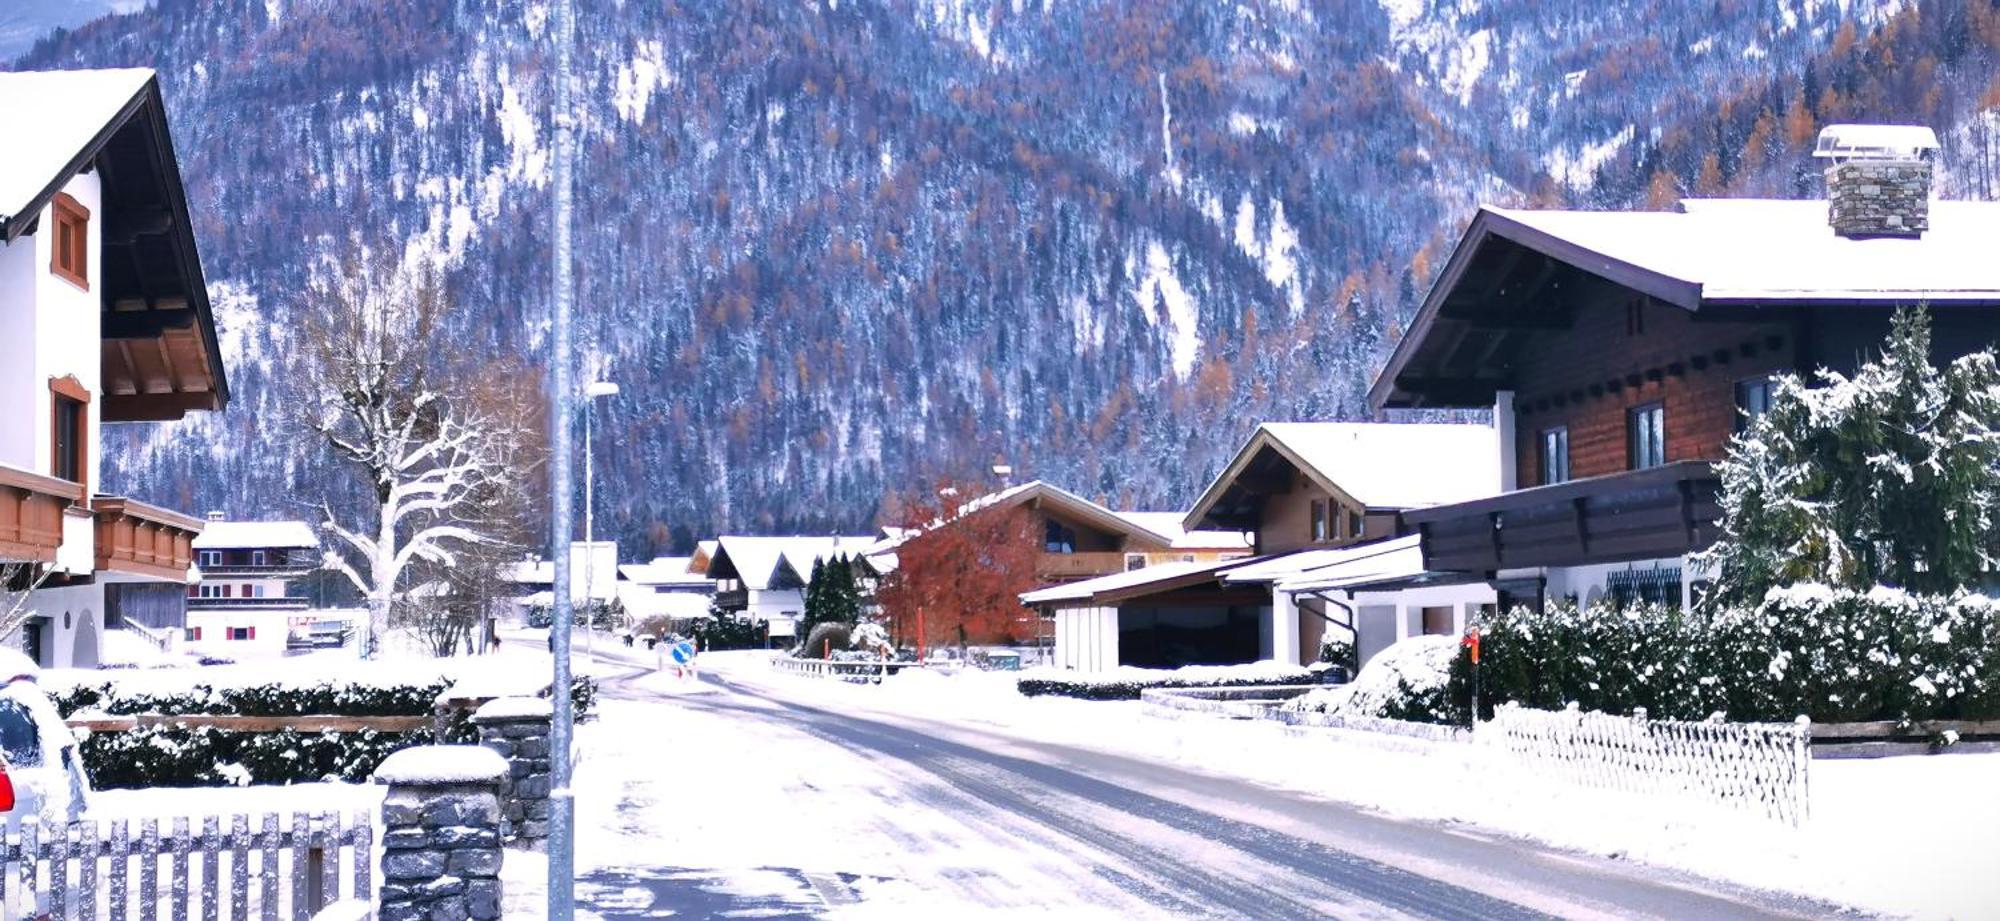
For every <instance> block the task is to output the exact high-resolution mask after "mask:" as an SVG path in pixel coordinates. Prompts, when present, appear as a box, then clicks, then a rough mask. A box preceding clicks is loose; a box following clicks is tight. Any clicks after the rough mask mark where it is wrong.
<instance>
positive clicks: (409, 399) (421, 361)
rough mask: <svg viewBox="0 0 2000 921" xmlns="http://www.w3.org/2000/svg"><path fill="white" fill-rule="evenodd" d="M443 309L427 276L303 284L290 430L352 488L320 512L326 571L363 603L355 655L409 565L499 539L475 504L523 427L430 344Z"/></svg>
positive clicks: (524, 435)
mask: <svg viewBox="0 0 2000 921" xmlns="http://www.w3.org/2000/svg"><path fill="white" fill-rule="evenodd" d="M447 309H448V307H447V304H446V301H445V298H444V294H443V291H442V288H441V285H440V282H439V279H438V276H437V273H436V271H435V268H434V267H432V266H429V265H422V264H419V265H415V266H411V265H407V264H398V263H393V262H384V261H370V260H367V259H365V258H364V259H358V260H351V261H350V262H349V263H348V264H347V265H346V266H345V267H344V268H343V270H342V271H339V272H337V273H330V274H329V275H328V276H327V277H325V278H323V279H322V280H320V281H319V282H316V283H315V284H313V285H311V286H310V289H309V291H308V300H307V302H306V307H305V311H304V312H305V318H304V321H303V322H302V323H301V324H300V346H301V358H302V359H303V360H304V366H305V369H306V373H308V374H311V375H312V376H313V378H314V379H315V381H316V388H315V389H313V390H312V391H311V392H310V393H309V395H308V397H307V399H306V401H305V404H304V405H302V406H300V407H299V408H298V409H299V412H298V415H299V420H300V422H301V423H302V424H303V425H304V426H305V428H306V429H308V430H309V431H310V432H311V433H313V434H314V435H315V436H317V437H318V438H319V439H320V440H321V441H322V442H323V443H324V444H325V445H326V447H327V448H328V449H329V450H330V451H331V452H332V454H333V456H334V457H335V458H336V459H337V460H339V461H340V462H341V463H342V464H343V465H345V466H346V467H347V468H348V469H350V470H352V471H353V472H354V473H355V474H356V475H357V476H358V477H359V479H360V480H361V483H362V485H363V487H364V493H365V501H364V502H363V503H362V504H361V507H359V508H356V509H354V510H353V513H352V517H351V518H347V520H349V521H352V522H354V523H353V524H352V525H349V524H344V523H343V518H344V517H346V515H344V514H343V513H345V512H347V509H344V508H341V507H340V506H341V505H342V504H344V503H338V502H337V501H336V500H334V499H327V500H325V501H323V502H322V510H323V512H324V515H325V521H324V527H325V529H326V530H327V531H328V532H329V533H331V534H332V535H333V537H334V538H335V539H336V549H334V550H331V551H329V552H328V554H327V565H328V567H329V568H331V569H333V570H335V571H337V572H339V573H341V574H342V575H344V576H345V577H346V578H347V579H348V581H350V582H352V583H353V584H354V586H355V588H356V589H358V590H359V591H360V592H361V594H362V595H363V597H364V598H366V600H367V603H368V615H369V624H368V630H367V633H366V636H365V637H364V639H363V644H364V645H363V655H364V656H366V657H371V658H372V657H373V656H375V655H376V653H377V652H378V649H379V646H380V643H381V639H382V636H383V635H384V632H385V630H386V629H387V627H388V625H389V622H390V613H391V611H392V610H394V609H395V608H396V606H397V603H398V601H399V599H402V598H403V596H404V595H405V593H407V592H408V590H409V588H410V587H411V585H413V584H414V581H413V580H412V579H411V578H410V577H411V576H412V575H413V574H414V571H415V570H414V568H413V567H414V564H416V563H418V562H419V561H421V562H423V563H425V564H428V565H431V566H437V567H442V568H443V569H446V570H449V569H451V568H454V567H455V566H456V565H457V563H458V559H459V556H460V555H461V554H463V553H466V552H467V551H468V550H470V549H471V548H476V547H479V546H481V545H486V544H493V543H499V542H503V541H505V540H506V538H505V537H504V535H503V533H502V529H501V528H500V527H498V526H496V524H495V522H494V521H493V520H492V517H491V515H490V512H491V509H490V508H489V507H488V505H489V504H490V499H491V497H492V496H493V495H495V494H498V493H505V494H515V493H517V491H518V490H517V487H515V486H513V485H510V481H512V480H514V479H516V478H517V477H521V476H523V472H522V471H521V470H519V469H518V468H517V467H516V465H517V464H518V463H519V462H520V461H521V459H522V457H521V450H522V449H521V445H522V444H524V443H527V442H530V441H532V437H533V436H532V431H531V424H530V423H531V418H525V417H523V416H521V415H518V414H514V413H512V412H511V411H510V409H509V407H508V406H507V404H506V403H496V402H494V401H491V400H485V399H480V398H478V397H477V396H476V393H477V391H476V389H474V386H473V385H476V384H478V383H480V380H479V378H478V376H476V375H470V374H464V373H461V369H459V368H455V367H454V366H453V362H452V357H453V354H452V350H451V349H450V348H449V346H448V344H447V343H445V342H443V341H442V340H441V339H440V331H441V327H442V320H443V317H444V314H445V312H446V310H447Z"/></svg>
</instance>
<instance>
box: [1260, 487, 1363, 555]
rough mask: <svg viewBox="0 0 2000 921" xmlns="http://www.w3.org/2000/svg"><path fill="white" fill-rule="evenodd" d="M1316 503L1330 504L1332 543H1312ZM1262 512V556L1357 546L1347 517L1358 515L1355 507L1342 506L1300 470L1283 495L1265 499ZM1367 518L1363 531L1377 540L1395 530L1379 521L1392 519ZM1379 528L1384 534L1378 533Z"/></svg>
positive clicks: (1270, 496) (1329, 541)
mask: <svg viewBox="0 0 2000 921" xmlns="http://www.w3.org/2000/svg"><path fill="white" fill-rule="evenodd" d="M1315 500H1325V501H1327V502H1328V503H1330V504H1329V506H1328V508H1329V509H1330V511H1329V514H1330V515H1331V516H1332V520H1331V522H1330V527H1331V532H1330V533H1332V534H1333V535H1334V537H1333V539H1331V540H1325V541H1318V542H1315V541H1314V540H1313V539H1312V504H1313V502H1314V501H1315ZM1263 503H1264V504H1263V508H1262V510H1261V511H1259V512H1258V515H1257V550H1258V552H1260V553H1284V552H1287V551H1291V550H1297V549H1299V548H1301V547H1313V546H1317V547H1338V546H1341V545H1343V544H1351V543H1354V542H1355V535H1353V534H1350V533H1349V528H1348V524H1347V516H1348V514H1349V513H1351V512H1359V511H1361V510H1360V509H1357V508H1355V507H1353V506H1348V505H1341V504H1340V503H1339V500H1337V499H1335V498H1334V497H1333V495H1332V494H1330V493H1328V492H1327V491H1326V490H1324V489H1321V488H1319V487H1318V486H1317V485H1315V484H1314V483H1313V482H1312V481H1311V480H1310V479H1307V478H1306V476H1305V474H1303V473H1300V472H1299V471H1297V470H1293V471H1291V473H1290V481H1289V483H1288V485H1287V486H1286V488H1285V491H1284V492H1281V493H1273V494H1271V495H1269V496H1265V497H1264V500H1263ZM1363 517H1364V518H1366V519H1367V520H1366V523H1365V524H1364V526H1363V527H1364V530H1365V531H1366V533H1368V534H1370V535H1375V536H1382V535H1386V534H1388V533H1389V531H1390V530H1393V525H1391V524H1388V523H1387V522H1386V521H1382V520H1378V519H1383V518H1385V517H1386V519H1387V521H1393V516H1366V515H1364V516H1363ZM1378 528H1380V529H1382V530H1379V531H1378V530H1377V529H1378Z"/></svg>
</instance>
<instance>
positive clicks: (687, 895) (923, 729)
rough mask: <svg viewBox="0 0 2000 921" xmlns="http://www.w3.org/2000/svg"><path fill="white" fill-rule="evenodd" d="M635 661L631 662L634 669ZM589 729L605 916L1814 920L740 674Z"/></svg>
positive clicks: (643, 692) (660, 696)
mask: <svg viewBox="0 0 2000 921" xmlns="http://www.w3.org/2000/svg"><path fill="white" fill-rule="evenodd" d="M634 658H636V657H634ZM606 692H607V693H606V697H607V698H608V699H607V700H606V701H605V702H604V704H603V715H602V718H601V719H599V720H598V721H596V722H595V723H592V724H589V725H586V726H584V727H583V728H582V730H581V731H580V733H579V738H578V741H579V746H580V748H581V750H582V751H583V752H585V756H584V759H585V760H584V763H583V764H582V765H581V766H580V768H579V770H578V775H577V800H578V806H577V808H578V813H579V816H578V825H579V828H580V829H581V833H580V837H579V841H578V849H579V860H578V864H579V871H578V875H579V895H580V900H581V903H582V906H583V908H584V909H585V910H586V912H588V913H589V914H594V915H595V916H596V917H600V918H605V919H623V918H659V917H669V916H673V917H732V916H733V917H762V918H770V917H829V916H830V917H912V918H914V917H954V918H956V917H972V916H1015V915H1035V916H1059V917H1065V918H1074V917H1104V918H1138V917H1250V918H1299V917H1328V916H1332V917H1343V918H1403V917H1423V918H1520V917H1542V916H1561V917H1616V918H1634V917H1673V918H1691V917H1700V918H1731V917H1824V916H1826V915H1828V914H1830V913H1832V912H1833V909H1831V908H1830V907H1829V906H1826V905H1821V904H1816V903H1811V902H1807V901H1803V900H1795V899H1791V898H1787V897H1782V896H1775V895H1767V894H1762V893H1753V892H1749V891H1744V890H1737V889H1733V888H1730V887H1726V886H1723V885H1720V884H1716V883H1713V882H1709V881H1698V880H1695V879H1693V878H1690V877H1681V876H1677V875H1675V874H1672V873H1669V872H1666V871H1658V870H1651V869H1648V868H1644V867H1639V866H1634V865H1631V864H1628V863H1622V862H1618V861H1613V860H1606V859H1601V858H1595V857H1588V856H1582V855H1576V854H1569V853H1564V852H1560V851H1555V850H1549V849H1543V848H1540V847H1537V846H1534V845H1531V844H1526V843H1523V842H1520V841H1515V840H1509V839H1500V838H1493V837H1488V836H1485V835H1481V834H1474V833H1469V832H1466V831H1464V830H1462V829H1458V828H1452V827H1448V826H1440V825H1433V824H1429V823H1422V822H1411V821H1403V820H1398V819H1394V818H1388V817H1384V816H1381V815H1377V814H1374V813H1371V812H1368V811H1365V810H1361V809H1357V808H1355V807H1352V806H1348V805H1343V804H1339V803H1334V802H1330V801H1325V800H1320V799H1316V798H1313V797H1309V796H1305V795H1301V794H1297V793H1291V792H1285V791H1281V790H1278V789H1274V788H1269V787H1264V786H1260V785H1257V784H1253V783H1249V782H1246V781H1243V780H1238V779H1233V778H1229V777H1224V776H1211V775H1208V774H1203V773H1199V772H1196V771H1194V770H1191V769H1188V768H1184V767H1177V766H1173V765H1170V764H1164V763H1157V762H1154V761H1151V760H1146V759H1138V758H1133V757H1129V756H1124V755H1118V754H1112V753H1108V752H1104V751H1099V750H1096V749H1094V748H1091V747H1089V746H1085V745H1077V744H1058V743H1054V742H1050V741H1046V740H1045V738H1044V737H1042V736H1040V735H1039V734H1037V733H1034V732H1027V731H1022V730H1021V729H1020V728H1018V727H1006V726H996V725H990V724H987V725H982V724H980V723H978V722H977V721H960V720H953V721H949V722H945V721H939V720H937V719H934V718H929V717H926V716H924V715H920V714H912V713H897V712H891V711H877V710H871V709H868V708H865V707H850V706H844V705H840V704H839V703H838V702H837V701H839V700H840V698H838V697H836V698H834V700H835V701H836V702H835V703H829V699H828V698H827V697H826V696H824V695H823V694H822V693H820V690H819V686H817V685H815V684H813V683H811V682H805V681H802V680H800V679H785V678H778V677H775V676H772V677H770V678H769V679H768V680H767V679H766V678H765V677H764V676H762V675H761V674H755V673H749V672H732V673H731V675H730V676H729V677H722V678H719V677H717V676H714V675H705V676H703V680H702V681H700V682H681V681H676V680H674V679H671V678H668V677H665V676H661V675H644V676H643V677H640V676H639V673H634V675H633V676H632V677H629V678H626V679H623V680H619V679H613V680H609V681H607V683H606Z"/></svg>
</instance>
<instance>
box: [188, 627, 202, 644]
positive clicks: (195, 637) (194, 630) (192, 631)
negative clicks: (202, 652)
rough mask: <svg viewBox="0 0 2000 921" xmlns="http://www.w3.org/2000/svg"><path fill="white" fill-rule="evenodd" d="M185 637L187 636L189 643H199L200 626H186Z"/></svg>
mask: <svg viewBox="0 0 2000 921" xmlns="http://www.w3.org/2000/svg"><path fill="white" fill-rule="evenodd" d="M187 638H188V642H190V643H199V642H201V628H200V627H189V628H187Z"/></svg>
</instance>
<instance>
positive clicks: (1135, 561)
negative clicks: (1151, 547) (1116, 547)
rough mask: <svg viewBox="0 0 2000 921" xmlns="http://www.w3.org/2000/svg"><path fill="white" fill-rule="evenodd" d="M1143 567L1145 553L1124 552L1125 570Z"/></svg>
mask: <svg viewBox="0 0 2000 921" xmlns="http://www.w3.org/2000/svg"><path fill="white" fill-rule="evenodd" d="M1145 568H1146V555H1145V554H1143V553H1127V554H1125V571H1126V572H1131V571H1132V570H1134V569H1145Z"/></svg>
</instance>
